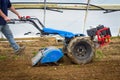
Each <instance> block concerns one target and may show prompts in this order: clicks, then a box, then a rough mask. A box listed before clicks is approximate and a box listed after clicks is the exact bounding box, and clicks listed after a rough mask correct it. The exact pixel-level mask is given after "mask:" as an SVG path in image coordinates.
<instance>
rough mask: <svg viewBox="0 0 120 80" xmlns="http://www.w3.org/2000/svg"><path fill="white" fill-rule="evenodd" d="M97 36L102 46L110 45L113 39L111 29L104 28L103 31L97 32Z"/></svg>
mask: <svg viewBox="0 0 120 80" xmlns="http://www.w3.org/2000/svg"><path fill="white" fill-rule="evenodd" d="M96 36H97V39H98V43H99V44H100V46H104V45H106V44H108V43H109V42H110V37H111V32H110V28H107V27H104V28H102V29H99V30H97V32H96Z"/></svg>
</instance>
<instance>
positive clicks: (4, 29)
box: [0, 24, 20, 51]
mask: <svg viewBox="0 0 120 80" xmlns="http://www.w3.org/2000/svg"><path fill="white" fill-rule="evenodd" d="M0 31H1V32H2V33H3V34H4V36H5V37H6V38H7V40H8V41H9V43H10V45H11V46H12V48H13V49H14V51H17V50H19V48H20V46H19V45H18V44H17V43H16V42H15V40H14V37H13V34H12V32H11V30H10V28H9V25H7V24H6V25H0Z"/></svg>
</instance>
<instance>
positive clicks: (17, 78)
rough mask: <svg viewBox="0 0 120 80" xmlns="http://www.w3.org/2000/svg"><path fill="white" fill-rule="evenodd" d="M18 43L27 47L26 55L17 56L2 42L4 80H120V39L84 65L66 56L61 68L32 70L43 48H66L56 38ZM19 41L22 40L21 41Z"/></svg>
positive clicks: (0, 70) (0, 76)
mask: <svg viewBox="0 0 120 80" xmlns="http://www.w3.org/2000/svg"><path fill="white" fill-rule="evenodd" d="M27 40H32V41H26V39H25V40H22V41H19V42H17V43H18V44H20V45H21V46H22V45H25V46H26V49H25V53H24V54H23V55H21V56H17V55H15V54H14V52H13V50H12V48H11V47H10V45H9V43H8V42H4V41H1V42H0V80H120V38H119V37H118V38H112V40H111V43H110V44H108V45H106V46H105V47H102V48H99V49H97V50H96V56H95V59H94V60H93V61H92V62H91V63H89V64H84V65H76V64H73V63H71V62H70V61H69V59H68V58H66V56H64V59H63V62H60V63H59V66H58V65H38V66H36V67H32V65H31V58H32V57H33V56H34V55H35V54H36V53H37V52H38V50H39V49H40V48H43V47H48V46H56V47H58V48H59V47H62V44H61V43H56V41H55V39H53V38H31V39H27ZM17 41H18V40H17Z"/></svg>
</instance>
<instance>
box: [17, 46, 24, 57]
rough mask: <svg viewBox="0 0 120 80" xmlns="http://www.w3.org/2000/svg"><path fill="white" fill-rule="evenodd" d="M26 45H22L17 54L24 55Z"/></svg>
mask: <svg viewBox="0 0 120 80" xmlns="http://www.w3.org/2000/svg"><path fill="white" fill-rule="evenodd" d="M24 50H25V46H22V47H20V48H19V50H17V51H15V54H16V55H22V54H23V53H24Z"/></svg>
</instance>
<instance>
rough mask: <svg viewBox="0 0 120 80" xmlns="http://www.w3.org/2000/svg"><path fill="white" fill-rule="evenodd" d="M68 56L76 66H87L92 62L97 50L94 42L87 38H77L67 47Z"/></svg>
mask: <svg viewBox="0 0 120 80" xmlns="http://www.w3.org/2000/svg"><path fill="white" fill-rule="evenodd" d="M67 51H68V52H67V56H68V57H69V58H70V59H71V60H72V62H73V63H76V64H86V63H89V62H91V61H92V59H93V57H94V55H95V48H94V44H93V43H92V41H91V40H90V39H88V38H85V37H76V38H74V39H72V40H71V41H70V43H69V44H68V47H67Z"/></svg>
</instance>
